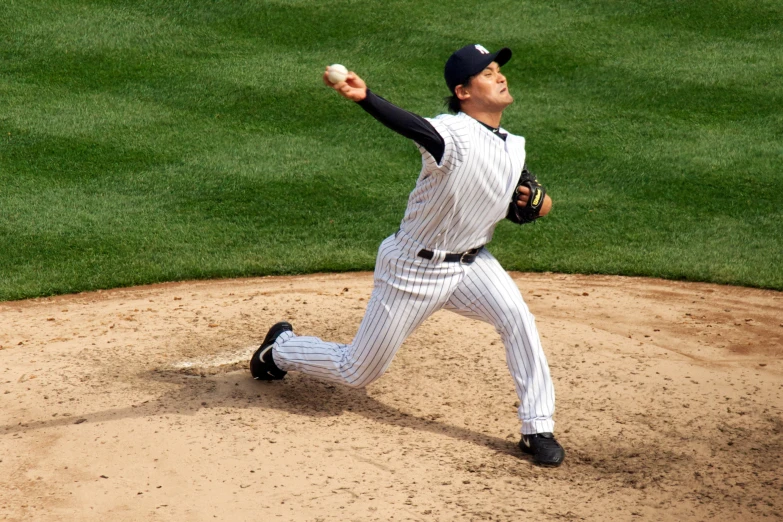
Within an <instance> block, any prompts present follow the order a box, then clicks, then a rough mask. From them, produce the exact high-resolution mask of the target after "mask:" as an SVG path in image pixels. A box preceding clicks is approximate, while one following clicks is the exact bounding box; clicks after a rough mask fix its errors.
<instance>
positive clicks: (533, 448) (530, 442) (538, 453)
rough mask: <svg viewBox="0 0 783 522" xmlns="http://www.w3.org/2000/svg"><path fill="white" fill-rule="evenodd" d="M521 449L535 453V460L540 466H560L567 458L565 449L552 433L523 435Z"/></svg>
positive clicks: (531, 453) (520, 442)
mask: <svg viewBox="0 0 783 522" xmlns="http://www.w3.org/2000/svg"><path fill="white" fill-rule="evenodd" d="M519 449H521V450H522V451H523V452H524V453H528V454H530V455H533V462H535V463H536V464H538V465H540V466H559V465H560V464H562V463H563V459H565V450H564V449H563V446H561V445H560V444H559V443H558V442H557V441H556V440H555V436H554V435H552V434H551V433H536V434H535V435H522V440H520V441H519Z"/></svg>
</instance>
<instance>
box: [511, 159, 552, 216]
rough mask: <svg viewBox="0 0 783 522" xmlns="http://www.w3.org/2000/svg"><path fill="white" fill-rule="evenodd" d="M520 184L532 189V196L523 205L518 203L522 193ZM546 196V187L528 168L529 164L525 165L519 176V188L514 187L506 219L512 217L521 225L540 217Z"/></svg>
mask: <svg viewBox="0 0 783 522" xmlns="http://www.w3.org/2000/svg"><path fill="white" fill-rule="evenodd" d="M520 186H523V187H527V188H528V189H530V197H529V198H528V200H527V204H526V205H524V206H522V207H520V206H519V205H518V204H517V201H519V197H520V194H521V193H520V191H519V187H520ZM544 196H546V190H544V187H542V186H541V184H540V183H539V182H538V180H537V179H536V177H535V176H534V175H533V174H531V173H530V171H529V170H527V165H525V166H524V167H523V168H522V175H521V176H519V181H518V182H517V188H516V189H514V195H513V196H512V197H511V203H509V204H508V213H507V214H506V219H510V220H511V221H513V222H514V223H517V224H519V225H524V224H525V223H532V222H533V221H535V220H536V219H538V213H539V212H541V207H542V206H543V204H544Z"/></svg>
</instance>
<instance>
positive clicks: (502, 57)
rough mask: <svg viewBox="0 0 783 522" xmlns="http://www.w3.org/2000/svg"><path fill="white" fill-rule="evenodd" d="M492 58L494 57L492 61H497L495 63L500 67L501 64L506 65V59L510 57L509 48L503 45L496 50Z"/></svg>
mask: <svg viewBox="0 0 783 522" xmlns="http://www.w3.org/2000/svg"><path fill="white" fill-rule="evenodd" d="M493 58H494V59H493V60H492V61H493V62H497V64H498V65H500V66H501V67H502V66H503V65H506V63H508V61H509V60H510V59H511V49H509V48H508V47H504V48H502V49H501V50H499V51H498V52H496V53H495V54H494V56H493ZM490 63H492V62H490Z"/></svg>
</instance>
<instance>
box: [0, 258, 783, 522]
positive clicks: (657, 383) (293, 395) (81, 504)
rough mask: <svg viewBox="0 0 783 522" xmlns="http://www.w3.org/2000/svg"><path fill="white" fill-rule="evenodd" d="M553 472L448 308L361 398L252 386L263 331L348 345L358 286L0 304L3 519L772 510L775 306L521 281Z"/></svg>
mask: <svg viewBox="0 0 783 522" xmlns="http://www.w3.org/2000/svg"><path fill="white" fill-rule="evenodd" d="M512 275H513V276H514V279H515V281H516V282H517V284H518V285H519V287H520V289H521V291H522V295H523V296H524V297H525V300H526V301H527V303H528V305H529V306H530V309H531V310H532V311H533V313H534V314H535V315H536V317H537V326H538V330H539V332H540V333H541V337H542V341H543V343H544V348H545V350H546V352H547V355H548V358H549V362H550V366H551V369H552V375H553V377H554V379H555V387H556V393H557V415H556V421H557V427H556V435H557V437H558V439H559V440H560V442H561V443H562V444H563V446H564V447H565V448H566V452H567V455H566V461H565V464H563V466H561V467H560V468H556V469H542V468H538V467H536V466H534V465H533V464H532V463H531V461H530V459H529V457H527V456H525V455H523V454H522V453H521V452H520V451H519V449H518V448H517V442H518V440H519V433H518V422H517V418H516V401H517V398H516V396H515V393H514V390H513V386H512V383H511V379H510V377H509V375H508V371H507V369H506V366H505V358H504V350H503V345H502V343H501V342H500V338H499V336H498V335H497V334H496V333H495V332H494V330H493V329H492V328H491V327H490V326H488V325H486V324H483V323H478V322H473V321H470V320H468V319H464V318H462V317H459V316H457V315H455V314H450V313H448V312H440V313H437V314H435V315H434V316H433V317H432V318H430V319H429V320H428V321H427V322H426V323H425V324H424V325H423V326H422V327H421V328H420V329H419V330H417V331H416V332H415V333H414V335H413V336H412V337H411V338H410V339H409V340H408V341H407V342H406V343H405V344H404V345H403V347H402V349H401V350H400V352H399V354H398V356H397V358H396V359H395V361H394V363H393V364H392V366H391V369H390V370H389V372H387V374H386V375H384V376H383V377H382V378H381V379H380V380H379V381H378V382H376V383H375V384H373V385H371V386H370V387H369V388H367V389H366V390H352V389H348V388H345V387H341V386H335V385H331V384H327V383H324V382H320V381H318V380H315V379H312V378H309V377H306V376H303V375H301V374H297V373H293V372H292V373H289V375H288V376H287V377H286V379H285V380H283V381H278V382H272V383H262V382H257V381H254V380H252V379H251V378H250V374H249V372H248V371H247V362H248V359H249V357H250V355H251V354H252V353H253V351H254V350H255V348H256V347H257V346H258V344H259V342H260V340H261V339H263V337H264V335H265V334H266V331H267V329H268V328H269V326H271V325H272V324H273V323H275V322H277V321H280V320H287V321H289V322H291V323H292V324H293V325H294V329H295V332H296V333H297V334H299V335H314V336H318V337H321V338H323V339H326V340H330V341H335V342H343V343H346V342H350V341H351V339H352V337H353V335H354V334H355V332H356V330H357V328H358V325H359V322H360V320H361V318H362V315H363V312H364V309H365V307H366V304H367V299H368V297H369V295H370V291H371V289H372V275H371V274H369V273H355V274H341V275H313V276H306V277H288V278H285V277H272V278H257V279H243V280H231V281H209V282H187V283H175V284H165V285H156V286H151V287H144V288H131V289H121V290H112V291H107V292H98V293H91V294H79V295H75V296H63V297H56V298H51V299H40V300H32V301H25V302H11V303H0V318H2V320H0V401H2V402H0V518H3V519H7V520H96V521H97V520H101V521H103V520H177V521H183V520H205V521H206V520H232V521H233V520H237V521H239V520H292V521H316V520H320V521H327V520H329V521H348V520H357V521H370V520H378V521H389V520H442V521H454V520H465V521H467V520H482V521H483V520H509V521H510V520H541V521H543V520H594V521H628V520H689V521H702V520H709V519H715V520H737V521H740V520H742V521H747V520H771V519H772V520H774V519H776V518H777V519H780V518H781V517H782V516H783V500H781V499H783V475H781V472H780V470H781V469H783V434H782V433H781V431H783V412H782V411H781V408H783V357H782V356H783V294H781V293H779V292H772V291H762V290H753V289H746V288H736V287H726V286H716V285H707V284H692V283H677V282H668V281H660V280H644V279H633V278H618V277H587V276H564V275H552V274H512Z"/></svg>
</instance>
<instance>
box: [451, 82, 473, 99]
mask: <svg viewBox="0 0 783 522" xmlns="http://www.w3.org/2000/svg"><path fill="white" fill-rule="evenodd" d="M454 94H455V95H456V96H457V98H459V100H460V101H465V100H467V99H468V98H470V92H468V89H467V87H465V86H464V85H457V87H455V88H454Z"/></svg>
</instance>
